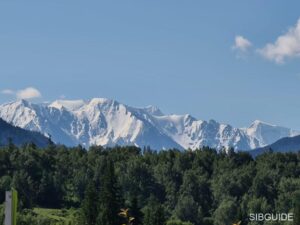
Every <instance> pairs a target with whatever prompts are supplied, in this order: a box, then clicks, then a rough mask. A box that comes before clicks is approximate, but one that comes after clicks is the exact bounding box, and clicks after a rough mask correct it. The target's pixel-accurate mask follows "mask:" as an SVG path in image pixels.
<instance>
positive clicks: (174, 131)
mask: <svg viewBox="0 0 300 225" xmlns="http://www.w3.org/2000/svg"><path fill="white" fill-rule="evenodd" d="M0 118H3V119H4V120H5V121H7V122H9V123H11V124H13V125H15V126H19V127H21V128H24V129H27V130H33V131H38V132H41V133H43V134H50V135H51V137H52V139H53V141H54V142H56V143H62V144H66V145H68V146H73V145H77V144H82V145H83V146H85V147H89V146H91V145H102V146H114V145H136V146H139V147H144V146H150V147H151V148H153V149H157V150H160V149H167V148H178V149H196V148H200V147H202V146H209V147H212V148H217V149H221V148H222V147H225V148H229V147H233V148H234V149H236V150H250V149H255V148H258V147H263V146H266V145H269V144H272V143H273V142H275V141H277V140H279V139H280V138H283V137H291V136H295V135H297V134H300V132H297V131H293V130H291V129H289V128H284V127H280V126H275V125H271V124H267V123H264V122H262V121H258V120H256V121H254V122H253V123H252V124H251V125H250V126H249V127H248V128H234V127H233V126H231V125H229V124H221V123H218V122H217V121H215V120H209V121H205V120H198V119H196V118H194V117H193V116H191V115H189V114H185V115H176V114H171V115H164V114H163V113H162V112H161V110H160V109H159V108H157V107H155V106H147V107H144V108H136V107H131V106H128V105H126V104H122V103H120V102H118V101H116V100H112V99H107V98H93V99H91V100H56V101H53V102H51V103H31V102H28V101H26V100H19V101H15V102H10V103H5V104H2V105H0Z"/></svg>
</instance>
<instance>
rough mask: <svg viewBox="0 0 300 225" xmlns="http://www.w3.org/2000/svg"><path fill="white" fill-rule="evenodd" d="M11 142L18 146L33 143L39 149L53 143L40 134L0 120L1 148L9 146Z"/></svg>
mask: <svg viewBox="0 0 300 225" xmlns="http://www.w3.org/2000/svg"><path fill="white" fill-rule="evenodd" d="M9 142H13V143H14V144H16V145H22V144H25V143H30V142H33V143H35V144H36V145H38V146H39V147H46V146H47V145H48V144H49V142H51V141H50V139H48V138H46V137H45V136H43V135H42V134H40V133H38V132H34V131H29V130H25V129H22V128H20V127H16V126H13V125H11V124H9V123H7V122H5V121H4V120H3V119H1V118H0V146H4V145H8V144H9Z"/></svg>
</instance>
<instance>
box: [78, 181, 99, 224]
mask: <svg viewBox="0 0 300 225" xmlns="http://www.w3.org/2000/svg"><path fill="white" fill-rule="evenodd" d="M98 200H99V199H98V196H97V191H96V187H95V184H94V182H90V183H89V184H88V185H87V188H86V191H85V198H84V200H83V202H82V206H81V220H82V223H83V224H84V225H95V224H96V219H97V216H98V208H97V205H98Z"/></svg>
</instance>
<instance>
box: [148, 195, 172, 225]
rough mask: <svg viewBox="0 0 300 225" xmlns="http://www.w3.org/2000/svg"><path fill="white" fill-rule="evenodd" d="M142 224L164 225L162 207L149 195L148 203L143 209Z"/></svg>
mask: <svg viewBox="0 0 300 225" xmlns="http://www.w3.org/2000/svg"><path fill="white" fill-rule="evenodd" d="M144 214H145V216H144V222H143V224H144V225H165V224H166V217H165V212H164V208H163V207H162V205H161V204H160V203H159V202H158V201H157V199H156V198H155V197H153V196H151V197H150V199H149V203H148V204H147V206H146V207H145V209H144Z"/></svg>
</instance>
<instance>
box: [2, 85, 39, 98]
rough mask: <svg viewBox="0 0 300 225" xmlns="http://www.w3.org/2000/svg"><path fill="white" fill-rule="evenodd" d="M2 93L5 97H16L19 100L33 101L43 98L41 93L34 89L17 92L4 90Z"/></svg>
mask: <svg viewBox="0 0 300 225" xmlns="http://www.w3.org/2000/svg"><path fill="white" fill-rule="evenodd" d="M1 93H2V94H4V95H14V96H15V97H16V98H17V99H33V98H40V97H42V95H41V92H40V91H39V90H38V89H36V88H34V87H27V88H25V89H21V90H17V91H14V90H11V89H4V90H2V91H1Z"/></svg>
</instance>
